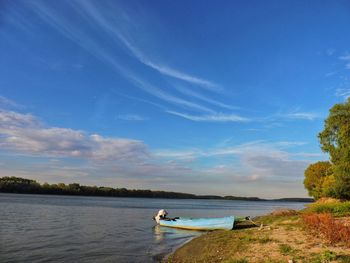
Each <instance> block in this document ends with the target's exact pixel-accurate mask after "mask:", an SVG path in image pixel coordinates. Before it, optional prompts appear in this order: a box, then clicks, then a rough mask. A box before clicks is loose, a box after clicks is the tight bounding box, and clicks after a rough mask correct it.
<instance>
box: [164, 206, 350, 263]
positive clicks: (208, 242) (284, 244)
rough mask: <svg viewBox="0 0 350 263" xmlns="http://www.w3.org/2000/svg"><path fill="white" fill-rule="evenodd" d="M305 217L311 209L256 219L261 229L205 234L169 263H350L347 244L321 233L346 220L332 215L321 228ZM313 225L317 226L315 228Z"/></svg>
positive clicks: (310, 213)
mask: <svg viewBox="0 0 350 263" xmlns="http://www.w3.org/2000/svg"><path fill="white" fill-rule="evenodd" d="M306 215H307V216H310V215H315V214H314V213H312V212H310V210H307V211H303V212H302V213H289V214H288V213H285V214H283V213H280V214H278V213H276V214H274V215H267V216H262V217H259V218H256V219H255V220H256V221H257V222H259V223H262V224H263V227H260V228H259V227H250V228H242V229H235V230H232V231H213V232H208V233H205V234H203V235H202V236H200V237H198V238H195V239H193V240H192V241H191V242H189V243H187V244H185V245H184V246H183V247H181V248H179V249H178V250H177V251H176V252H175V253H174V254H173V255H171V256H170V257H169V258H168V259H167V262H174V263H175V262H191V263H192V262H225V263H238V262H241V263H243V262H264V263H266V262H288V260H292V262H311V263H322V262H350V248H349V244H348V243H346V242H342V240H330V239H329V238H328V236H327V235H325V233H323V232H318V228H319V227H320V226H323V227H324V229H326V230H327V229H328V231H329V232H332V230H334V229H332V227H335V225H332V224H333V223H334V222H343V221H344V220H345V221H346V220H347V218H344V217H342V218H334V217H333V216H331V215H329V217H328V219H327V218H326V219H327V220H328V221H327V222H326V221H325V222H326V224H325V225H322V224H324V222H323V221H322V220H323V219H322V217H321V219H319V218H318V217H317V218H318V219H319V220H318V221H317V220H315V219H314V218H305V216H306ZM316 215H317V214H316ZM322 215H324V214H322ZM329 218H331V219H332V220H329ZM307 219H308V220H309V221H307ZM310 220H311V221H310ZM310 222H311V224H310ZM313 222H316V223H318V225H313ZM328 223H329V224H328ZM339 226H340V224H338V227H339ZM341 226H344V224H341ZM345 227H347V226H346V224H345ZM338 230H339V231H342V230H343V229H342V228H339V229H338Z"/></svg>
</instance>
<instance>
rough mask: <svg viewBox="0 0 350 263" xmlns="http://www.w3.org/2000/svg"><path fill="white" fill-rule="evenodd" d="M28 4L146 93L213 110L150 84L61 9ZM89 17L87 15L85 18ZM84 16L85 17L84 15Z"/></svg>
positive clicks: (60, 30) (61, 31)
mask: <svg viewBox="0 0 350 263" xmlns="http://www.w3.org/2000/svg"><path fill="white" fill-rule="evenodd" d="M28 5H29V7H30V9H31V10H32V11H33V12H34V13H35V14H37V15H38V16H39V17H40V18H41V19H42V20H43V21H44V22H45V23H46V24H48V25H50V26H51V27H52V28H54V29H55V30H57V31H58V32H60V33H61V34H62V35H63V36H65V37H66V38H68V39H70V40H72V41H73V42H75V43H76V44H78V45H79V46H80V47H82V48H83V49H84V50H86V51H87V52H88V53H90V54H91V55H93V56H94V57H96V58H97V59H99V60H101V61H103V62H105V63H107V64H108V65H110V66H111V67H112V69H113V70H115V71H116V72H118V73H119V74H121V75H122V76H123V77H125V78H126V79H128V80H129V81H130V82H131V83H132V84H133V85H134V86H136V87H137V88H140V89H142V90H143V91H145V92H146V93H148V94H150V95H152V96H154V97H156V98H158V99H161V100H163V101H166V102H168V103H171V104H175V105H178V106H181V107H185V108H189V109H192V110H195V111H204V112H213V110H212V109H209V108H208V107H205V106H203V105H200V104H198V103H194V102H191V101H188V100H186V99H183V98H179V97H177V96H174V95H172V94H170V93H168V92H166V91H165V90H164V89H161V88H158V87H156V86H155V85H153V84H150V83H149V82H147V81H146V80H144V79H142V78H141V77H140V76H138V75H137V74H136V73H135V72H133V71H132V70H131V69H129V68H127V67H126V66H124V65H123V66H122V65H121V64H120V62H119V60H118V58H117V57H116V55H115V54H114V52H113V50H109V49H107V48H105V47H104V45H101V43H99V42H98V41H96V40H95V39H94V38H93V37H92V36H91V35H90V34H89V30H84V29H83V28H80V26H79V24H76V23H73V22H72V21H70V20H69V18H67V17H66V16H64V15H62V14H60V12H59V11H57V10H54V9H52V7H50V6H47V5H46V4H45V3H44V2H42V3H38V2H30V3H28ZM81 12H82V11H81V10H80V13H81ZM80 13H79V12H78V13H77V15H81V14H80ZM88 17H89V16H88ZM88 17H86V16H85V19H87V18H88ZM82 18H84V15H83V17H82Z"/></svg>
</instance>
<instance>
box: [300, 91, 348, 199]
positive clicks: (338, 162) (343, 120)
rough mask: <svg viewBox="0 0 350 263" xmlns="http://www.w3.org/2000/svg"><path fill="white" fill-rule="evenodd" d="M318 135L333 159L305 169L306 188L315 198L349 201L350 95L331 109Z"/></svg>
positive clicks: (322, 146)
mask: <svg viewBox="0 0 350 263" xmlns="http://www.w3.org/2000/svg"><path fill="white" fill-rule="evenodd" d="M318 138H319V141H320V144H321V149H322V151H323V152H325V153H327V154H329V159H330V161H320V162H316V163H314V164H311V165H310V166H309V167H308V168H307V169H306V170H305V180H304V185H305V188H306V189H307V190H308V192H309V195H310V196H312V197H314V198H315V199H319V198H322V197H332V198H338V199H342V200H350V98H348V100H347V101H346V102H345V103H340V104H335V105H334V106H333V107H332V108H331V109H330V111H329V115H328V117H327V118H326V120H325V123H324V129H323V131H322V132H320V133H319V135H318Z"/></svg>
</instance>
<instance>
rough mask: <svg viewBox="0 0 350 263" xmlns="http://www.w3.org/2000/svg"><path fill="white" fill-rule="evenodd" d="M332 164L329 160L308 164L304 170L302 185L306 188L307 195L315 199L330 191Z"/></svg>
mask: <svg viewBox="0 0 350 263" xmlns="http://www.w3.org/2000/svg"><path fill="white" fill-rule="evenodd" d="M330 176H332V165H331V163H330V162H317V163H314V164H310V165H309V167H308V168H307V169H306V170H305V179H304V186H305V188H306V189H307V190H308V192H309V195H310V196H313V197H314V198H315V199H319V198H320V197H322V196H324V195H325V194H329V193H330V192H331V190H330V189H331V187H332V186H333V185H332V180H330V179H329V177H330Z"/></svg>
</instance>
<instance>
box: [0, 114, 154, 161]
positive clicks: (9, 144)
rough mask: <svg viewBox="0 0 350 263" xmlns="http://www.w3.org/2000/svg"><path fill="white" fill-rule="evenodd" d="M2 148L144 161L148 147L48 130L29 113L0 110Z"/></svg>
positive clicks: (91, 157) (24, 152) (75, 131)
mask: <svg viewBox="0 0 350 263" xmlns="http://www.w3.org/2000/svg"><path fill="white" fill-rule="evenodd" d="M0 134H1V137H0V148H2V149H6V150H12V151H15V152H19V153H23V154H30V155H40V156H57V157H79V158H87V159H92V160H95V161H96V160H115V161H116V160H118V161H123V160H126V159H128V160H129V161H130V160H131V161H132V160H142V159H145V158H146V157H147V149H146V148H147V147H146V146H145V145H144V144H143V143H142V142H140V141H137V140H130V139H122V138H104V137H102V136H100V135H96V134H92V135H88V134H86V133H85V132H83V131H78V130H72V129H67V128H57V127H45V126H44V125H43V124H41V123H40V121H39V120H38V119H37V118H35V117H34V116H32V115H30V114H21V113H16V112H12V111H0Z"/></svg>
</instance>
